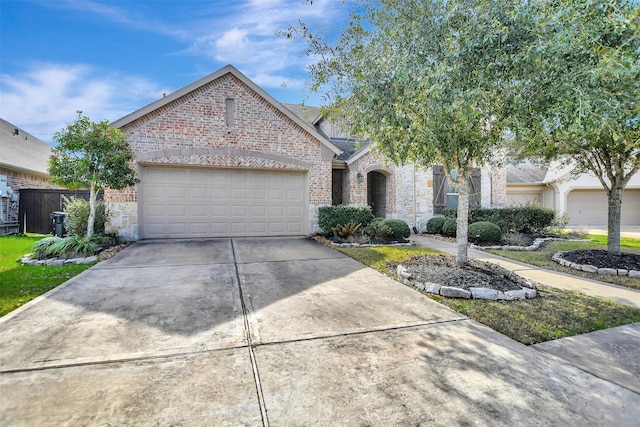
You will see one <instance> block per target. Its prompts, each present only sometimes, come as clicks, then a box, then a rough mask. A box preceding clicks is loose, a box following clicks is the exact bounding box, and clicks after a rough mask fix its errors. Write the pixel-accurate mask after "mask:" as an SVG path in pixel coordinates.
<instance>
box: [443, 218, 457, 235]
mask: <svg viewBox="0 0 640 427" xmlns="http://www.w3.org/2000/svg"><path fill="white" fill-rule="evenodd" d="M457 232H458V220H457V219H456V218H446V219H445V220H444V223H443V224H442V234H443V235H445V236H449V237H455V236H456V234H457Z"/></svg>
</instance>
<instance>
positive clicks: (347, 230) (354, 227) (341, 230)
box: [331, 222, 360, 239]
mask: <svg viewBox="0 0 640 427" xmlns="http://www.w3.org/2000/svg"><path fill="white" fill-rule="evenodd" d="M359 228H360V224H356V223H355V222H349V223H347V224H345V225H341V224H338V225H336V226H335V227H334V228H333V229H332V230H331V231H335V232H336V233H338V236H339V237H340V238H341V239H346V238H348V237H350V236H355V235H356V233H357V232H358V229H359Z"/></svg>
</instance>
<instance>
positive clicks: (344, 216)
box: [318, 205, 373, 234]
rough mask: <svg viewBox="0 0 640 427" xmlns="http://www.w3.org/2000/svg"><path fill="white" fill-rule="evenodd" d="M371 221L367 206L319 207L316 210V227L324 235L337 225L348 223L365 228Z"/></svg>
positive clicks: (371, 215) (371, 216) (369, 208)
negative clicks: (318, 227)
mask: <svg viewBox="0 0 640 427" xmlns="http://www.w3.org/2000/svg"><path fill="white" fill-rule="evenodd" d="M371 220H373V213H372V212H371V207H370V206H368V205H338V206H321V207H319V208H318V225H319V226H320V228H322V231H324V232H325V233H326V234H329V233H331V232H332V230H333V229H334V228H335V227H336V226H338V225H346V224H348V223H350V222H353V223H354V224H357V225H359V226H360V227H366V226H367V225H368V224H369V223H370V222H371Z"/></svg>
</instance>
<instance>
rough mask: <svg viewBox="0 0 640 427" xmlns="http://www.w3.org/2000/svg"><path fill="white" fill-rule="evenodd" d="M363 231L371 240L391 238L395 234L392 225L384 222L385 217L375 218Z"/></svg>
mask: <svg viewBox="0 0 640 427" xmlns="http://www.w3.org/2000/svg"><path fill="white" fill-rule="evenodd" d="M363 231H364V234H366V235H367V236H369V238H371V240H389V239H391V238H392V234H393V231H392V230H391V227H389V225H387V224H385V223H384V219H383V218H376V219H374V220H373V221H371V223H369V225H368V226H366V227H365V228H364V230H363Z"/></svg>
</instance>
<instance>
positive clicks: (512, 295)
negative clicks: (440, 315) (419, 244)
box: [397, 265, 538, 301]
mask: <svg viewBox="0 0 640 427" xmlns="http://www.w3.org/2000/svg"><path fill="white" fill-rule="evenodd" d="M397 271H398V278H399V279H400V282H401V283H403V284H405V285H407V286H410V287H412V288H415V289H417V290H419V291H425V292H429V293H431V294H436V295H441V296H443V297H453V298H467V299H469V298H473V299H485V300H491V301H497V300H504V301H514V300H523V299H532V298H535V297H536V296H537V295H538V291H537V290H535V289H533V288H521V289H519V290H513V291H505V292H502V291H498V290H496V289H489V288H469V290H466V289H462V288H458V287H454V286H442V285H440V284H438V283H432V282H425V283H422V282H417V281H414V280H410V279H411V277H412V276H411V273H409V271H408V270H407V268H406V267H404V266H403V265H398V267H397Z"/></svg>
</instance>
